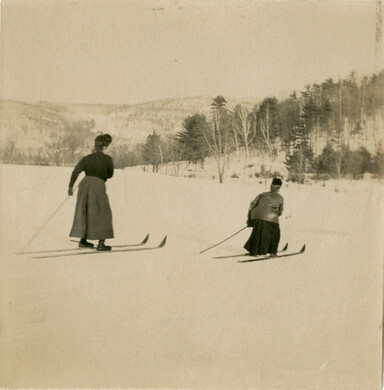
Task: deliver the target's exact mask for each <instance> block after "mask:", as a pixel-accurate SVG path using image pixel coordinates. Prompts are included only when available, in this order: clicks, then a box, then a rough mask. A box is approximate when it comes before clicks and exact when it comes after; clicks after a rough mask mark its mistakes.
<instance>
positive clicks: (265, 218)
mask: <svg viewBox="0 0 384 390" xmlns="http://www.w3.org/2000/svg"><path fill="white" fill-rule="evenodd" d="M281 185H282V181H281V179H279V178H277V177H275V178H274V179H273V180H272V184H271V190H270V191H268V192H263V193H262V194H260V195H258V196H257V197H256V198H255V200H254V201H252V202H251V204H250V206H249V210H248V221H247V226H248V227H253V229H252V233H251V236H250V237H249V239H248V241H247V242H246V244H245V245H244V248H245V249H246V250H247V251H249V254H250V255H252V256H257V255H265V254H267V253H270V255H271V257H275V256H276V254H277V247H278V245H279V241H280V226H279V217H280V215H281V214H282V213H283V204H284V199H283V197H282V196H281V195H280V194H278V192H279V191H280V188H281Z"/></svg>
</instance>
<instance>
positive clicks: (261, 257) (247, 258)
mask: <svg viewBox="0 0 384 390" xmlns="http://www.w3.org/2000/svg"><path fill="white" fill-rule="evenodd" d="M287 249H288V244H286V245H285V247H284V248H283V249H282V250H281V251H279V252H278V253H280V254H278V255H276V256H274V257H272V256H270V255H259V256H250V255H249V254H248V253H241V254H239V255H229V256H218V257H214V259H229V258H236V257H245V259H242V260H239V261H238V263H250V262H253V261H261V260H269V259H276V258H280V257H288V256H296V255H301V254H302V253H304V252H305V245H304V246H303V247H302V248H301V249H300V250H299V251H298V252H291V253H285V252H286V250H287Z"/></svg>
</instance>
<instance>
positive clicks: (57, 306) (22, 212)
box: [0, 165, 383, 389]
mask: <svg viewBox="0 0 384 390" xmlns="http://www.w3.org/2000/svg"><path fill="white" fill-rule="evenodd" d="M70 173H71V169H69V168H57V167H32V166H7V165H3V166H1V167H0V179H1V193H0V201H1V207H0V211H1V225H0V227H1V244H2V246H1V276H0V277H1V286H0V289H1V291H0V292H1V300H0V302H1V333H0V337H1V338H0V342H1V344H0V345H1V348H0V373H1V374H0V380H1V383H0V385H1V387H134V388H143V387H152V388H153V387H156V388H197V387H199V388H247V389H248V388H260V387H264V388H266V387H268V388H293V387H294V388H315V387H316V388H329V389H331V388H332V389H334V388H341V387H344V388H352V387H354V388H356V387H362V388H363V387H364V388H379V387H380V378H381V334H382V329H381V328H382V291H383V283H382V280H383V275H382V265H383V264H382V263H383V262H382V260H383V251H382V249H383V248H382V244H383V241H382V236H383V226H382V210H383V208H382V206H383V187H382V186H380V185H378V184H377V183H373V182H344V183H342V184H341V185H339V188H340V191H338V192H335V191H334V187H333V186H331V185H327V186H326V187H322V186H321V185H320V184H319V185H311V186H301V188H300V189H299V188H298V187H297V186H296V185H293V184H292V183H289V185H287V184H284V185H283V188H282V189H281V192H280V193H281V195H282V196H283V197H284V199H285V211H284V214H283V216H282V218H281V231H282V237H281V246H283V245H284V244H285V243H286V242H289V251H290V250H291V251H295V250H298V249H300V248H301V247H302V245H303V244H304V243H305V244H306V246H307V249H306V252H305V253H304V254H303V255H300V256H293V257H287V258H281V259H274V260H268V261H261V262H254V263H246V264H239V263H237V262H236V261H235V259H213V258H212V257H214V256H221V255H229V254H237V253H242V252H243V251H244V250H243V249H242V246H243V245H244V243H245V241H246V240H247V238H248V235H249V234H250V230H249V229H246V230H245V231H243V232H241V233H240V234H239V235H237V236H235V237H234V238H232V239H231V240H229V241H227V242H225V243H224V244H222V245H220V246H218V247H217V248H215V249H212V250H210V251H207V252H205V253H204V254H201V255H200V254H199V252H200V251H201V250H203V249H205V248H206V247H208V246H210V245H213V244H214V243H216V242H218V241H220V240H222V239H224V238H225V237H227V236H229V235H231V234H232V233H234V232H236V231H237V230H239V229H241V228H242V227H244V225H245V220H246V214H247V209H248V205H249V203H250V201H251V200H252V199H253V198H254V197H255V196H256V195H257V194H258V193H260V192H261V191H264V184H253V185H246V184H240V183H234V182H228V183H227V184H222V185H220V184H218V183H216V182H213V181H204V180H199V179H187V178H176V177H168V176H163V175H154V174H150V173H143V172H140V171H136V170H117V171H116V173H115V176H114V178H113V179H112V180H110V181H108V182H107V189H108V194H109V197H110V202H111V206H112V211H113V218H114V228H115V237H116V238H115V239H113V240H110V241H109V242H110V243H111V244H112V245H113V244H126V243H136V242H140V241H141V240H142V239H143V238H144V237H145V236H146V234H147V233H150V239H149V241H148V244H147V245H148V246H150V245H152V244H154V245H156V244H158V243H159V242H160V241H161V239H162V238H163V236H165V235H167V238H168V240H167V245H166V246H165V247H164V248H163V249H160V250H156V251H149V250H148V251H137V252H126V253H113V252H112V253H107V254H106V253H96V254H93V255H82V256H76V255H73V256H69V257H56V258H40V259H37V258H33V255H20V254H19V255H18V254H15V252H18V251H20V250H21V249H22V248H23V247H24V246H25V244H26V243H27V242H28V241H29V240H30V238H31V237H33V236H34V235H35V233H36V232H37V231H39V230H40V229H41V227H42V226H43V225H44V223H45V222H46V221H47V219H48V218H49V217H50V216H51V214H52V213H53V212H54V211H55V210H56V209H57V207H58V206H59V205H60V204H61V203H62V202H63V201H64V200H65V199H66V193H67V186H68V181H69V176H70ZM75 195H76V193H75ZM75 201H76V196H75V197H73V198H70V199H68V200H67V201H64V203H63V205H62V207H61V208H60V209H59V210H58V212H57V213H56V214H55V216H54V217H53V218H52V219H51V220H50V222H49V223H48V224H46V225H45V226H44V228H43V229H41V231H40V232H39V234H38V235H37V236H36V238H35V239H34V240H33V241H32V242H31V243H30V244H29V245H28V247H27V248H25V250H26V251H34V250H48V249H65V248H72V247H75V245H76V244H75V243H72V242H70V239H69V237H68V234H69V230H70V227H71V224H72V218H73V212H74V207H75ZM107 242H108V241H107Z"/></svg>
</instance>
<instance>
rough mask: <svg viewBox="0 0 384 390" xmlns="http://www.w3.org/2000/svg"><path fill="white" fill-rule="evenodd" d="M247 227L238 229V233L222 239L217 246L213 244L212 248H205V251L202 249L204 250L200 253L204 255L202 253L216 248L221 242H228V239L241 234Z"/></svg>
mask: <svg viewBox="0 0 384 390" xmlns="http://www.w3.org/2000/svg"><path fill="white" fill-rule="evenodd" d="M247 227H248V226H245V227H243V228H242V229H240V230H239V231H238V232H236V233H234V234H232V235H231V236H229V237H227V238H226V239H224V240H223V241H220V242H219V243H217V244H215V245H212V246H210V247H209V248H207V249H204V250H203V251H201V252H200V253H204V252H206V251H207V250H209V249H212V248H214V247H215V246H218V245H220V244H222V243H223V242H225V241H227V240H229V239H230V238H232V237H234V236H236V234H239V233H240V232H242V231H243V230H244V229H246V228H247Z"/></svg>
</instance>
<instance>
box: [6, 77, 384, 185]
mask: <svg viewBox="0 0 384 390" xmlns="http://www.w3.org/2000/svg"><path fill="white" fill-rule="evenodd" d="M206 111H207V112H209V113H208V114H202V113H200V112H191V113H190V115H188V116H186V117H185V118H184V119H183V121H182V124H181V126H180V131H178V132H177V133H173V134H172V133H171V131H170V133H169V134H159V133H158V132H157V131H156V130H154V131H153V132H152V133H151V134H149V135H148V136H147V138H146V140H145V142H141V143H132V142H128V141H127V139H126V138H123V137H119V136H117V137H114V142H113V143H112V145H111V147H110V148H109V149H108V153H109V154H110V155H112V157H113V158H114V161H115V164H116V167H118V168H123V167H127V166H135V165H147V166H148V165H150V166H151V167H152V168H151V169H152V171H153V172H157V171H158V170H159V168H160V167H161V166H163V165H164V164H169V163H176V164H177V163H179V162H181V161H188V162H190V163H193V164H202V165H203V164H204V160H205V159H206V158H207V157H211V158H213V159H214V160H215V162H216V166H217V174H218V175H217V177H218V178H219V181H220V182H222V181H223V180H224V176H225V170H226V166H227V162H228V160H229V159H231V156H233V155H239V154H243V155H244V156H245V159H246V160H247V159H248V158H249V157H250V156H251V155H253V156H254V155H261V156H263V158H264V159H265V161H266V165H268V162H273V161H274V159H276V157H277V156H278V155H279V153H281V152H283V153H284V154H285V166H286V168H287V171H288V177H287V179H288V180H291V181H297V182H301V183H302V182H304V179H305V177H306V176H307V175H312V176H313V177H316V178H321V179H323V180H325V179H328V178H341V177H345V176H350V177H353V178H356V179H357V178H361V177H362V176H363V175H364V174H365V173H370V174H371V175H372V176H373V177H383V166H384V161H383V155H384V153H383V144H382V143H383V124H384V70H383V71H381V72H379V73H377V74H373V75H372V76H370V77H368V76H365V77H363V78H361V79H358V78H357V77H356V75H355V73H353V72H352V73H351V74H350V75H349V76H348V77H347V78H345V79H340V80H338V81H334V80H332V79H327V80H325V81H323V82H322V83H313V84H311V85H307V86H306V87H305V88H304V89H303V90H302V91H300V92H297V91H295V92H293V93H292V94H291V95H290V96H289V98H287V99H284V100H280V101H279V100H278V99H277V98H275V97H265V98H264V99H262V100H261V101H260V102H259V103H258V104H255V105H254V106H253V107H249V106H246V105H242V104H238V105H236V106H234V107H233V108H232V109H229V108H228V102H227V100H226V98H225V97H224V96H216V97H215V98H213V99H212V101H211V105H210V107H207V110H206ZM159 115H161V113H159ZM48 127H49V124H48ZM94 127H95V122H94V120H93V119H92V118H89V120H81V121H76V122H73V123H70V124H67V123H66V124H65V125H64V131H60V132H58V131H57V129H56V128H55V123H52V131H51V132H50V136H49V137H45V139H44V141H43V144H42V146H41V147H40V148H39V149H38V151H37V152H36V151H33V152H30V153H26V152H25V151H20V150H18V149H17V147H16V145H15V142H11V141H10V142H7V143H5V144H3V145H2V146H1V149H0V159H1V161H2V162H3V163H19V164H40V165H74V164H75V163H76V162H77V160H78V159H79V158H80V157H81V156H82V155H83V154H84V153H88V152H89V145H90V143H92V139H93V138H94V136H95V132H94V131H93V130H94ZM270 174H271V173H270V172H269V171H268V169H267V170H266V171H265V175H270Z"/></svg>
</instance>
